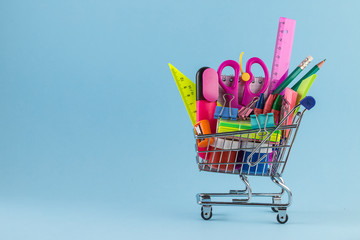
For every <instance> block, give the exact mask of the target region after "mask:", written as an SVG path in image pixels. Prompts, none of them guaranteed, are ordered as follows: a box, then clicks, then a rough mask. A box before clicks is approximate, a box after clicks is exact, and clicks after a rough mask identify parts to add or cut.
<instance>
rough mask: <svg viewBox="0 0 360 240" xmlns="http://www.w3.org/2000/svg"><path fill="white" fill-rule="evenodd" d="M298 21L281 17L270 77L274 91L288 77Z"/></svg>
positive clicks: (271, 87)
mask: <svg viewBox="0 0 360 240" xmlns="http://www.w3.org/2000/svg"><path fill="white" fill-rule="evenodd" d="M295 24H296V21H295V20H292V19H288V18H283V17H282V18H280V20H279V27H278V33H277V37H276V44H275V52H274V59H273V65H272V69H271V77H270V90H271V91H274V90H275V89H276V88H277V87H278V85H280V84H281V82H282V81H284V80H285V78H286V77H287V74H288V71H289V66H290V59H291V50H292V45H293V40H294V34H295Z"/></svg>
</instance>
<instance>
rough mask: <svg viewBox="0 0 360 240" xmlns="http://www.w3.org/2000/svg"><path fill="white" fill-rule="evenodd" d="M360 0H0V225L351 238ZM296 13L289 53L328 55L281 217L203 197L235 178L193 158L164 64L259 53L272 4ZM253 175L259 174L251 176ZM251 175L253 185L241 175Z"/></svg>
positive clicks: (23, 231)
mask: <svg viewBox="0 0 360 240" xmlns="http://www.w3.org/2000/svg"><path fill="white" fill-rule="evenodd" d="M359 9H360V3H359V2H358V1H341V2H338V1H300V2H299V1H292V2H290V1H288V2H285V1H188V0H185V1H156V0H154V1H110V0H106V1H94V0H90V1H83V0H75V1H70V0H64V1H45V0H44V1H41V0H34V1H19V0H14V1H1V3H0V30H1V33H2V34H1V35H2V37H1V39H0V52H1V54H0V112H1V114H0V116H1V117H0V226H1V227H0V229H1V231H0V238H1V239H28V240H30V239H37V240H40V239H144V238H145V237H147V238H151V239H152V238H155V237H156V238H157V239H162V238H164V239H165V238H166V239H169V238H171V239H185V238H190V237H193V238H195V237H207V238H208V239H213V238H214V239H215V238H219V237H224V236H228V237H229V238H232V237H236V238H237V237H241V238H249V237H251V238H272V237H273V236H277V238H278V239H304V238H307V239H319V238H323V239H325V238H326V239H340V238H341V239H359V238H360V217H359V216H360V207H359V204H358V199H359V196H360V195H359V192H357V190H358V189H359V185H358V182H359V178H358V170H359V169H360V161H359V160H360V159H359V156H358V155H357V154H358V151H359V145H360V140H359V136H358V134H357V130H356V123H357V122H358V120H357V118H358V117H360V115H359V111H357V110H358V109H359V105H358V104H359V101H358V96H359V89H360V82H359V81H358V80H357V78H358V77H357V74H358V73H357V71H358V68H359V65H360V60H359V53H360V47H359V38H360V30H359V29H360V28H359V26H358V25H359V23H360V16H359V14H358V11H359ZM282 16H283V17H287V18H292V19H295V20H296V21H297V24H296V32H295V39H294V45H293V51H292V60H291V66H290V69H293V68H295V67H296V66H297V65H298V64H299V63H300V62H301V60H302V59H304V58H305V57H306V56H307V55H309V54H311V55H312V56H313V57H314V61H313V63H312V65H311V66H313V64H314V63H317V62H319V61H321V60H322V59H324V58H326V59H327V61H326V63H325V65H324V66H323V68H322V69H321V70H320V72H319V74H318V78H317V79H316V80H315V83H314V84H313V86H312V88H311V89H310V92H309V95H312V96H314V97H315V98H316V100H317V105H316V107H315V108H314V109H313V110H311V111H309V112H308V113H307V114H306V115H305V117H304V120H303V123H302V126H301V131H300V132H299V135H298V138H297V139H296V142H295V145H294V149H293V152H292V155H291V159H290V162H289V164H288V165H287V169H286V172H285V174H284V179H285V181H286V183H287V185H288V186H289V187H290V188H291V189H292V190H293V193H294V201H293V204H292V206H291V207H290V208H289V210H288V214H289V217H290V219H289V222H288V223H287V224H285V225H280V224H278V223H277V222H276V220H275V216H276V215H274V213H271V210H270V209H267V208H231V207H218V208H214V216H213V219H212V220H211V221H207V222H205V221H203V220H202V219H201V217H200V207H199V206H198V205H197V204H196V202H195V194H196V193H198V192H216V191H227V190H229V189H236V188H240V187H241V186H240V181H239V179H238V177H236V176H225V175H222V174H211V173H202V172H201V173H200V172H198V170H197V166H196V164H195V158H194V155H195V153H194V141H193V135H192V126H191V124H190V121H189V118H188V116H187V113H186V110H185V107H184V106H183V103H182V101H181V98H180V95H179V93H178V91H177V88H176V85H175V82H174V80H173V78H172V75H171V72H170V70H169V68H168V65H167V64H168V63H169V62H170V63H172V64H173V65H174V66H175V67H177V68H178V69H179V70H180V71H182V72H183V73H184V74H185V75H187V76H188V77H189V78H190V79H192V80H194V77H195V73H196V71H197V70H198V69H199V68H200V67H202V66H210V67H213V68H215V69H216V68H217V67H218V66H219V64H220V63H221V62H222V61H224V60H226V59H234V60H237V59H238V56H239V54H240V52H241V51H245V55H244V60H247V59H248V58H250V57H253V56H257V57H260V58H261V59H263V60H264V61H265V63H266V64H267V65H268V67H269V68H270V69H271V64H272V58H273V52H274V46H275V38H276V32H277V27H278V20H279V17H282ZM250 181H251V183H253V184H254V188H255V189H257V190H258V191H262V190H267V189H273V186H272V183H271V182H270V180H269V179H267V178H251V179H250ZM255 191H256V190H255Z"/></svg>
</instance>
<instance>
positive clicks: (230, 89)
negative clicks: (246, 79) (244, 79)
mask: <svg viewBox="0 0 360 240" xmlns="http://www.w3.org/2000/svg"><path fill="white" fill-rule="evenodd" d="M225 67H231V68H233V69H234V71H235V76H234V81H233V83H232V85H231V86H227V85H226V84H225V83H224V82H223V81H222V79H221V73H222V71H223V69H224V68H225ZM217 73H218V77H219V84H220V86H221V87H222V88H223V89H224V91H225V92H226V93H227V94H230V95H233V96H234V100H233V101H232V102H231V103H230V106H231V107H233V108H238V107H239V106H241V105H239V103H238V101H239V98H238V95H239V91H238V82H239V74H240V65H239V63H237V62H236V61H234V60H226V61H224V62H223V63H221V64H220V66H219V68H218V70H217Z"/></svg>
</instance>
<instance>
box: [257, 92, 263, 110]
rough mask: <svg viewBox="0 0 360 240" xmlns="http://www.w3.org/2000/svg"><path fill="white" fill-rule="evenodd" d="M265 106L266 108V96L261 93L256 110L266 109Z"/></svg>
mask: <svg viewBox="0 0 360 240" xmlns="http://www.w3.org/2000/svg"><path fill="white" fill-rule="evenodd" d="M264 106H265V99H264V94H263V93H261V94H260V96H259V100H258V101H257V102H256V105H255V108H259V109H264Z"/></svg>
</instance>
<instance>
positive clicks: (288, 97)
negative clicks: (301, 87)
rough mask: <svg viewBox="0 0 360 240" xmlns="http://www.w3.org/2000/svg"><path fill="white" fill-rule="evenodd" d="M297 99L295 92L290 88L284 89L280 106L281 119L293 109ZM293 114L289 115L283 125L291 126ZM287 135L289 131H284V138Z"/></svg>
mask: <svg viewBox="0 0 360 240" xmlns="http://www.w3.org/2000/svg"><path fill="white" fill-rule="evenodd" d="M296 98H297V92H295V91H294V90H292V89H291V88H285V95H284V99H283V104H282V106H281V117H282V118H284V117H285V116H286V115H287V114H288V113H289V112H290V111H291V109H293V108H294V107H295V104H296ZM293 116H294V114H290V116H289V117H288V118H287V120H286V121H285V123H284V125H291V124H292V120H293ZM288 134H289V129H288V130H285V136H286V137H287V136H288Z"/></svg>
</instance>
